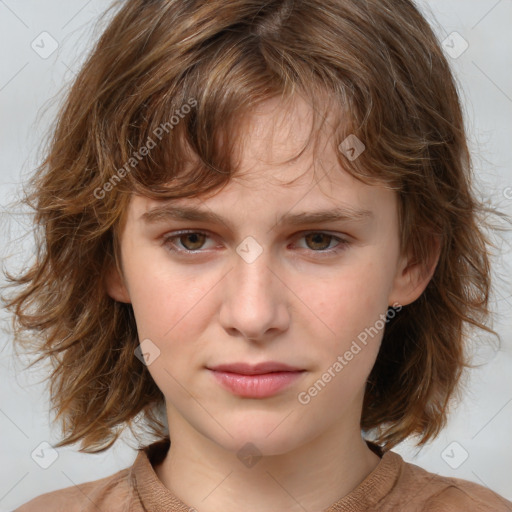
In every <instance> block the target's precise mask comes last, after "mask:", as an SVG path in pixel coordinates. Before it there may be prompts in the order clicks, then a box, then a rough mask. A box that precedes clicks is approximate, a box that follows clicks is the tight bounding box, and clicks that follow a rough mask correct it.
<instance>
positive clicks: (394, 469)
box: [14, 440, 512, 512]
mask: <svg viewBox="0 0 512 512" xmlns="http://www.w3.org/2000/svg"><path fill="white" fill-rule="evenodd" d="M368 445H369V447H370V448H371V449H372V450H373V451H375V452H376V453H377V454H378V455H379V456H380V457H381V461H380V462H379V464H378V465H377V467H376V468H375V469H374V470H373V471H372V472H371V473H370V474H369V475H368V476H367V477H366V478H365V479H364V480H363V481H362V482H361V483H360V484H359V485H358V486H357V487H356V488H355V489H354V490H353V491H352V492H350V493H349V494H347V495H346V496H343V497H342V498H340V499H339V500H338V501H336V502H335V503H333V504H332V505H331V506H330V507H328V508H327V509H325V511H324V512H363V511H364V512H397V511H406V512H455V511H464V512H491V511H492V512H512V502H510V501H507V500H505V499H504V498H502V497H501V496H499V495H498V494H496V493H495V492H493V491H491V490H489V489H487V488H486V487H483V486H481V485H478V484H475V483H472V482H469V481H466V480H461V479H458V478H448V477H443V476H440V475H437V474H434V473H429V472H427V471H425V470H424V469H422V468H420V467H418V466H416V465H414V464H410V463H407V462H405V461H404V460H403V459H402V457H401V456H400V455H399V454H397V453H395V452H392V451H388V452H386V453H384V454H382V452H381V451H380V449H379V447H377V446H376V445H373V444H372V443H368ZM168 449H169V441H168V440H167V441H165V440H164V441H158V442H156V443H153V444H152V445H150V446H149V447H147V448H144V449H141V450H139V453H138V455H137V458H136V459H135V462H134V464H133V465H132V466H131V467H129V468H126V469H123V470H121V471H119V472H117V473H115V474H114V475H112V476H109V477H107V478H102V479H101V480H95V481H93V482H87V483H83V484H79V485H76V486H72V487H67V488H65V489H60V490H58V491H53V492H49V493H47V494H43V495H41V496H39V497H37V498H34V499H33V500H31V501H29V502H28V503H26V504H25V505H23V506H21V507H20V508H18V509H16V510H15V511H14V512H98V511H101V512H196V509H194V508H193V507H192V505H191V506H188V505H186V504H185V503H183V502H182V501H181V500H180V499H179V498H178V497H177V496H175V495H174V494H173V493H172V492H170V491H169V490H168V489H167V488H166V487H165V486H164V485H163V484H162V482H161V481H160V480H159V479H158V476H157V475H156V473H155V471H154V469H153V465H155V464H158V463H159V462H160V461H161V460H163V458H164V457H165V455H166V453H167V451H168ZM197 506H199V505H197Z"/></svg>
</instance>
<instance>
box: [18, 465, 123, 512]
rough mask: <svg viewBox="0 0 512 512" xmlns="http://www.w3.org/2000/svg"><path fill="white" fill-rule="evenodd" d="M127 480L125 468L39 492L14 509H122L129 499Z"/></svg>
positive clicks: (71, 511) (90, 511) (29, 511)
mask: <svg viewBox="0 0 512 512" xmlns="http://www.w3.org/2000/svg"><path fill="white" fill-rule="evenodd" d="M130 480H131V468H126V469H123V470H121V471H118V472H117V473H115V474H113V475H111V476H108V477H106V478H102V479H99V480H94V481H92V482H86V483H82V484H77V485H72V486H70V487H66V488H64V489H59V490H57V491H52V492H48V493H45V494H42V495H40V496H38V497H37V498H34V499H32V500H30V501H28V502H27V503H25V504H24V505H22V506H21V507H19V508H17V509H16V510H14V512H97V511H98V510H109V512H124V511H125V510H129V508H128V507H129V504H130V503H131V501H132V493H133V487H132V486H131V483H130Z"/></svg>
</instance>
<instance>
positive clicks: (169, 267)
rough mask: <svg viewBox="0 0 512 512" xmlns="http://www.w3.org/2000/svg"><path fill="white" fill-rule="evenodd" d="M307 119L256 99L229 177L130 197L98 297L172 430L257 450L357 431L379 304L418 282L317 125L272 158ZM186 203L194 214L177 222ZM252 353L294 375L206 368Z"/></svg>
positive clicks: (255, 360)
mask: <svg viewBox="0 0 512 512" xmlns="http://www.w3.org/2000/svg"><path fill="white" fill-rule="evenodd" d="M309 113H310V112H309V109H308V106H307V105H306V104H305V103H301V101H300V100H297V101H296V102H295V104H294V106H293V109H289V110H287V111H286V112H283V111H282V110H281V109H280V107H279V103H278V102H276V101H268V102H267V103H265V104H264V105H263V106H261V107H260V108H259V109H258V111H257V112H256V113H255V114H254V115H253V116H252V117H251V118H250V119H248V120H247V122H246V124H244V126H243V129H242V133H243V134H246V135H248V134H250V137H249V136H246V137H244V138H243V139H241V140H243V141H244V142H243V144H242V145H241V148H242V151H241V153H240V154H241V161H240V162H241V166H240V174H239V175H237V176H235V177H234V178H233V179H232V180H231V181H230V182H229V183H228V184H227V185H226V186H225V187H224V188H223V189H221V190H220V191H218V192H217V193H215V194H213V195H210V196H208V197H206V196H203V197H201V198H186V199H180V200H173V201H167V202H165V203H164V202H156V201H153V200H150V199H148V198H145V197H141V196H133V197H132V201H131V203H130V206H129V210H128V212H127V217H126V223H125V224H124V227H123V230H122V233H121V254H122V266H123V272H124V275H123V277H122V278H121V276H119V275H118V274H116V273H115V272H113V273H112V275H111V278H110V281H109V294H110V295H111V296H112V297H113V298H115V299H116V300H120V301H123V302H131V304H132V306H133V311H134V314H135V318H136V323H137V329H138V333H139V340H140V341H141V342H142V341H143V340H146V341H144V343H145V346H146V352H149V353H150V356H149V359H148V362H149V365H148V369H149V371H150V373H151V375H152V377H153V379H154V380H155V382H156V384H157V385H158V387H159V388H160V389H161V390H162V392H163V394H164V396H165V399H166V406H167V412H168V420H169V431H170V435H171V438H173V435H174V434H177V433H178V432H179V431H180V429H188V430H189V431H191V432H194V433H196V434H198V435H201V436H204V438H207V439H209V440H211V441H213V442H214V443H216V444H217V445H218V446H220V447H223V448H225V449H227V450H231V451H236V450H239V449H240V448H241V447H242V446H243V445H245V444H246V443H247V442H252V443H253V444H255V445H256V446H257V447H258V449H259V450H260V452H261V453H263V454H269V455H270V454H282V453H285V452H289V451H291V450H293V449H294V448H297V447H300V446H302V445H305V444H306V443H307V442H308V441H311V440H312V439H315V438H318V437H319V436H322V435H327V434H328V433H329V432H337V431H342V430H343V429H345V430H347V429H353V430H354V429H355V430H358V429H359V420H360V415H361V405H362V399H363V393H364V386H365V382H366V379H367V377H368V374H369V373H370V370H371V368H372V366H373V364H374V362H375V359H376V357H377V353H378V350H379V345H380V341H381V338H382V334H383V327H384V324H385V322H384V321H383V320H385V318H386V317H385V315H386V312H387V310H388V306H389V305H393V304H395V305H396V304H400V305H404V304H407V303H409V302H412V301H413V300H415V299H416V298H417V297H418V296H419V295H420V294H421V292H422V291H423V289H424V287H425V286H426V283H427V282H428V279H425V280H424V281H420V280H418V279H416V278H415V272H416V269H415V268H414V267H410V266H408V265H407V261H406V259H405V258H404V257H403V256H402V255H401V254H400V250H399V232H398V216H397V198H396V197H395V193H394V192H392V191H390V190H388V189H385V188H384V187H382V186H369V185H365V184H363V183H361V182H359V181H357V180H355V179H354V178H352V177H351V176H350V175H349V174H348V173H347V172H346V171H344V170H343V169H342V168H341V167H340V165H339V163H338V159H337V155H336V150H337V149H336V148H335V147H334V146H332V142H331V141H330V139H329V136H328V135H327V134H326V135H325V136H323V135H322V137H323V139H322V141H323V142H322V147H321V150H320V151H319V152H317V153H316V156H314V157H313V154H312V153H311V152H309V153H308V152H306V153H304V154H303V155H302V156H301V157H299V159H297V160H294V161H293V162H292V163H287V164H283V163H282V162H283V161H284V160H286V159H287V158H289V157H291V156H292V155H296V154H297V152H298V150H299V149H300V148H301V147H302V145H303V143H304V141H305V140H306V138H307V136H308V134H309V124H308V122H307V120H308V116H309ZM285 114H286V115H285ZM292 180H295V181H293V183H290V182H291V181H292ZM158 207H160V208H162V207H164V210H162V209H160V210H159V211H158V212H156V211H154V210H153V209H154V208H158ZM165 207H168V208H167V209H165ZM191 207H194V208H195V209H196V210H201V212H204V213H205V216H203V218H200V217H198V216H197V215H196V216H195V217H194V218H193V219H192V217H190V215H188V218H189V219H192V220H187V215H186V214H185V212H186V211H187V208H188V209H190V208H191ZM171 209H174V210H173V211H174V213H173V211H171ZM177 209H181V210H177ZM179 212H181V213H179ZM318 212H324V213H325V212H330V216H329V215H327V216H323V218H320V217H321V215H319V214H318ZM315 214H316V215H317V216H316V217H315ZM335 214H338V215H339V217H338V218H336V219H335V218H334V217H335V216H336V215H335ZM207 215H209V216H210V217H211V218H206V216H207ZM213 215H214V216H213ZM398 314H399V313H398ZM364 333H365V334H366V336H365V334H364ZM147 340H150V341H147ZM267 362H273V363H282V364H285V365H288V367H290V368H291V369H295V370H296V371H278V372H275V373H273V375H270V376H269V375H268V373H269V371H270V370H271V369H272V368H270V370H269V368H266V369H264V368H263V369H260V370H259V373H260V374H262V373H266V374H267V375H259V376H255V375H252V376H248V375H238V376H237V374H238V373H243V372H242V370H240V369H237V368H228V370H229V371H227V372H226V371H220V370H219V371H215V370H214V368H217V367H218V366H219V365H230V364H234V363H246V364H248V365H257V364H260V363H267ZM290 368H288V370H290ZM275 369H279V368H277V367H276V368H274V370H275ZM221 370H222V369H221ZM224 370H226V369H224ZM233 370H235V371H233ZM246 370H247V369H246ZM246 370H245V371H246ZM253 370H254V368H253ZM254 371H256V372H258V370H257V369H256V370H254Z"/></svg>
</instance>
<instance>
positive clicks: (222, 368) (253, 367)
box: [209, 361, 302, 375]
mask: <svg viewBox="0 0 512 512" xmlns="http://www.w3.org/2000/svg"><path fill="white" fill-rule="evenodd" d="M209 369H210V370H213V371H216V372H230V373H238V374H240V375H261V374H264V373H271V372H298V371H302V369H301V368H295V367H294V366H289V365H287V364H284V363H278V362H275V361H266V362H264V363H258V364H248V363H230V364H220V365H218V366H213V367H211V368H210V367H209Z"/></svg>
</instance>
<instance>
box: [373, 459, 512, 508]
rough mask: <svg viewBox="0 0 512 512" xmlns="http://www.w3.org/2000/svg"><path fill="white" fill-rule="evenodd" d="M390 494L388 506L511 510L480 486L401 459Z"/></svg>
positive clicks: (501, 499) (499, 497)
mask: <svg viewBox="0 0 512 512" xmlns="http://www.w3.org/2000/svg"><path fill="white" fill-rule="evenodd" d="M395 455H397V454H395ZM389 497H390V498H391V499H390V505H392V506H395V507H398V509H399V510H401V508H400V507H403V509H404V510H411V511H412V510H414V511H416V510H418V511H421V512H467V511H469V510H471V511H472V512H473V511H474V512H512V502H510V501H508V500H506V499H505V498H503V497H502V496H500V495H499V494H497V493H495V492H494V491H491V490H490V489H488V488H487V487H485V486H483V485H480V484H476V483H474V482H470V481H468V480H463V479H460V478H453V477H445V476H441V475H439V474H437V473H430V472H429V471H426V470H425V469H423V468H420V467H419V466H416V465H415V464H411V463H408V462H402V465H401V471H400V475H399V478H398V480H397V482H396V485H395V488H394V489H393V492H392V493H391V494H390V496H389ZM386 505H387V504H386ZM382 510H386V508H384V509H382ZM390 510H391V509H390Z"/></svg>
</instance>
